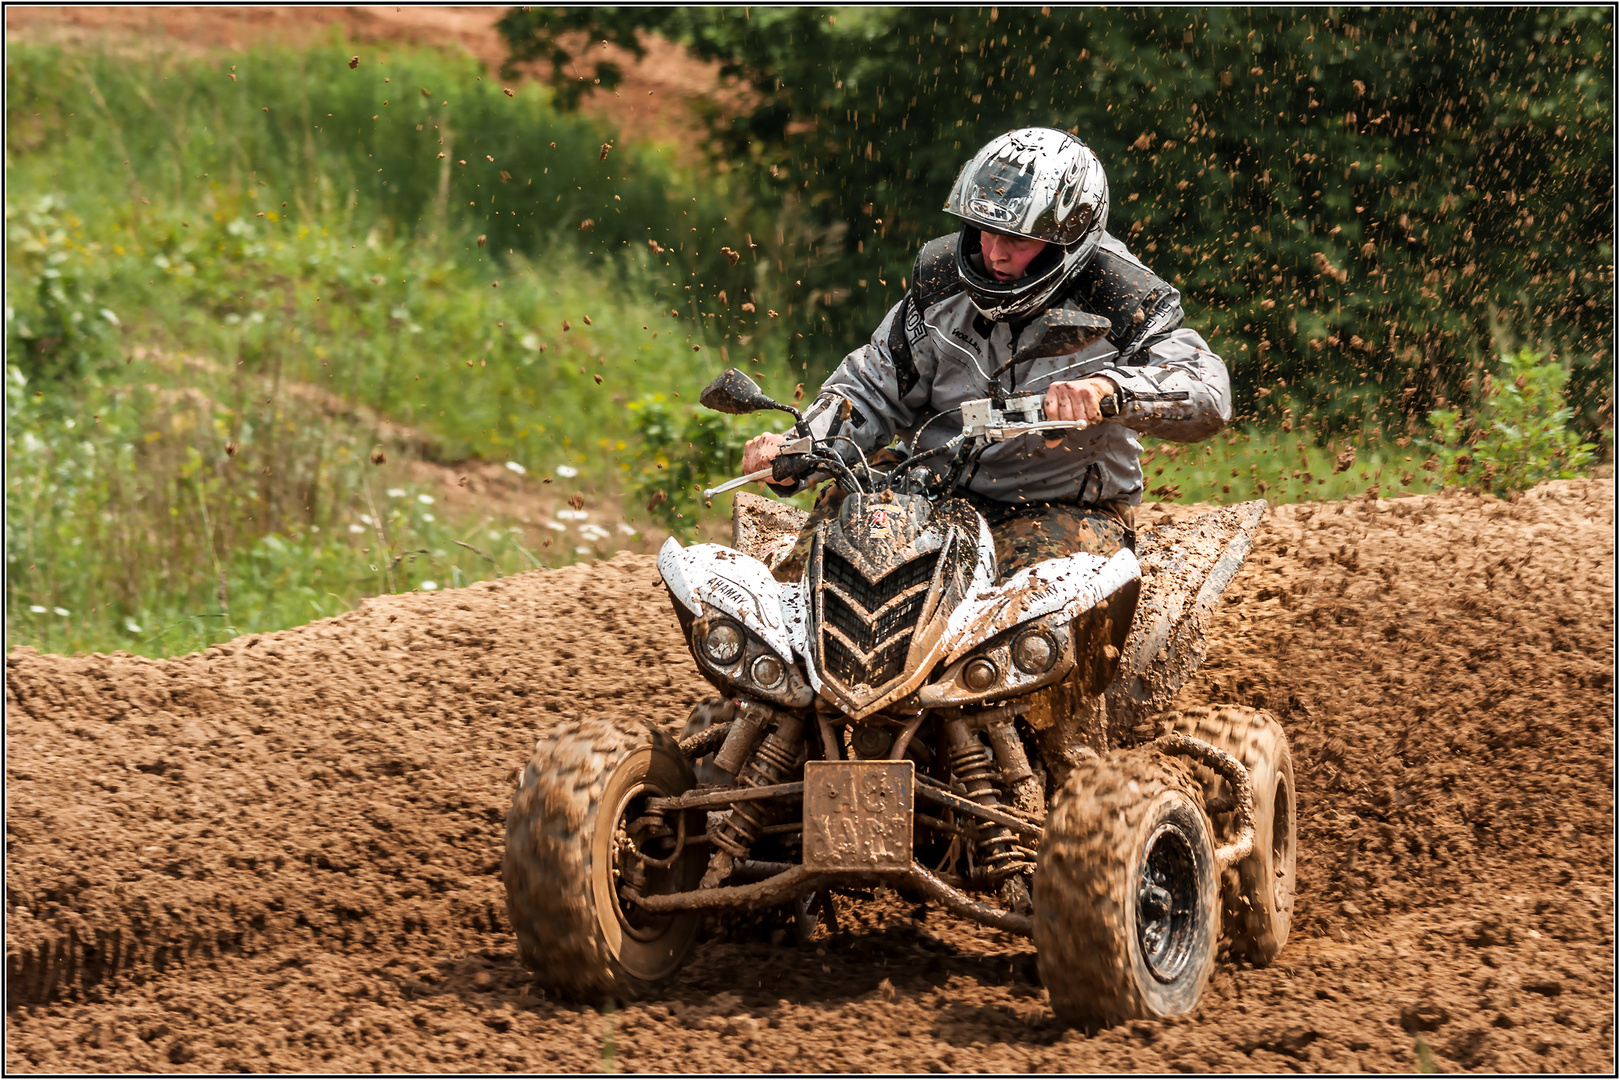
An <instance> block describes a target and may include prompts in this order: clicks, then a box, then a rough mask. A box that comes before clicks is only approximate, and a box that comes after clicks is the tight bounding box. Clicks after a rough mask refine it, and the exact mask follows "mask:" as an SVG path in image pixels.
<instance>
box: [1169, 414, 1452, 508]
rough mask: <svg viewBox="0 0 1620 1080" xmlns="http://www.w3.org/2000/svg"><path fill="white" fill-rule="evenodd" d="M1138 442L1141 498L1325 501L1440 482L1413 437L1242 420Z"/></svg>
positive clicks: (1407, 491)
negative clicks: (1197, 435) (1303, 429)
mask: <svg viewBox="0 0 1620 1080" xmlns="http://www.w3.org/2000/svg"><path fill="white" fill-rule="evenodd" d="M1403 438H1404V437H1403ZM1143 447H1144V449H1143V454H1142V473H1143V478H1144V479H1145V480H1146V482H1147V495H1146V498H1147V500H1148V501H1155V502H1157V501H1163V502H1187V503H1199V502H1210V503H1231V502H1243V501H1245V500H1248V499H1266V500H1267V501H1269V502H1272V503H1292V502H1326V501H1332V500H1337V499H1349V498H1354V497H1356V496H1358V495H1364V494H1366V493H1367V492H1368V491H1369V490H1371V491H1373V492H1375V493H1376V494H1378V495H1381V496H1382V497H1384V498H1386V499H1389V498H1395V497H1397V496H1400V495H1416V494H1420V493H1422V492H1427V491H1435V490H1438V489H1439V487H1440V478H1439V475H1438V473H1437V472H1436V470H1435V464H1434V462H1432V461H1431V460H1430V459H1429V458H1428V457H1427V455H1426V454H1425V452H1424V451H1423V450H1422V449H1421V448H1419V447H1418V446H1417V445H1416V444H1415V443H1414V442H1413V441H1412V440H1410V439H1405V445H1402V440H1395V441H1386V442H1378V441H1372V440H1369V439H1367V438H1365V437H1360V438H1345V439H1342V440H1340V441H1337V442H1329V443H1328V444H1327V445H1323V444H1321V443H1319V442H1317V441H1316V440H1315V439H1314V438H1308V437H1306V436H1304V435H1294V434H1285V433H1283V432H1279V431H1266V430H1264V429H1262V428H1258V427H1256V426H1254V425H1247V426H1243V427H1239V428H1235V429H1228V430H1227V431H1225V432H1223V433H1221V434H1219V435H1217V436H1215V438H1213V439H1210V440H1208V441H1206V442H1202V443H1194V444H1189V445H1182V444H1177V443H1168V442H1163V441H1161V440H1158V439H1144V440H1143ZM1346 454H1348V455H1349V457H1348V459H1347V460H1344V462H1343V464H1342V465H1341V464H1340V462H1341V458H1343V456H1344V455H1346Z"/></svg>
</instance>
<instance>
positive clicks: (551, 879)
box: [501, 720, 705, 1003]
mask: <svg viewBox="0 0 1620 1080" xmlns="http://www.w3.org/2000/svg"><path fill="white" fill-rule="evenodd" d="M694 785H695V781H694V779H693V776H692V766H691V764H690V763H689V762H688V761H687V760H686V757H685V756H684V755H683V754H682V753H681V751H680V748H679V747H678V746H677V745H676V744H675V741H674V740H673V739H671V738H670V737H669V736H668V735H666V734H664V733H663V732H662V731H659V730H657V729H656V728H653V727H652V726H650V725H640V724H630V723H622V722H620V723H615V722H610V721H604V720H587V721H581V722H577V723H571V724H567V725H565V726H563V727H562V728H560V729H558V730H557V731H556V732H555V733H553V734H551V735H548V736H546V737H545V738H542V739H541V740H540V741H539V743H538V744H537V745H536V746H535V750H534V756H533V757H532V758H531V759H530V761H529V764H528V767H527V768H525V769H524V770H523V776H522V779H521V780H520V782H519V784H518V789H517V793H516V794H515V795H514V796H513V798H512V808H511V810H510V811H508V812H507V815H506V857H505V860H504V862H503V864H502V873H501V876H502V878H503V879H504V880H505V883H506V910H507V914H508V916H509V917H510V919H511V921H512V927H513V929H514V930H516V932H517V941H518V955H519V956H520V957H521V959H522V960H523V963H524V964H526V965H527V966H528V967H530V968H531V969H533V971H534V972H535V975H536V977H537V980H538V981H539V982H540V983H541V984H542V985H543V986H545V987H546V988H547V989H550V990H553V991H556V992H558V993H560V994H563V995H565V996H568V997H573V998H577V999H580V1000H584V1001H589V1002H592V1003H595V1002H599V1001H600V1000H601V999H602V998H603V997H604V996H606V997H615V998H620V999H629V998H634V997H637V996H640V995H642V994H645V993H647V992H648V991H650V990H652V989H654V988H655V987H657V986H659V985H660V984H662V983H663V982H666V981H667V980H668V979H670V978H671V977H673V976H674V974H675V972H676V971H677V970H679V968H680V966H681V965H682V963H684V962H685V960H686V957H687V955H688V954H689V953H690V952H691V949H692V944H693V942H694V940H695V939H696V936H697V932H698V926H699V923H700V919H701V916H700V914H699V913H698V912H695V911H689V912H681V913H679V914H675V915H665V916H648V915H646V914H645V913H643V912H642V911H641V909H640V908H638V907H636V906H635V905H634V904H633V903H630V902H629V901H628V900H626V899H625V898H624V896H623V894H622V889H623V887H624V884H625V882H624V876H625V874H626V872H627V871H628V870H630V869H631V866H632V863H635V862H637V860H636V857H635V856H634V855H633V854H631V853H630V849H632V848H633V849H634V850H636V851H640V852H643V853H644V854H646V855H648V856H650V857H652V858H660V859H661V858H667V857H668V856H669V855H670V854H671V853H672V852H673V850H674V847H675V838H674V837H673V836H672V835H669V834H668V831H667V830H663V829H660V828H658V827H656V826H654V825H651V824H648V823H647V822H646V821H644V820H642V821H641V824H639V825H638V824H637V822H638V820H641V819H645V818H648V817H650V815H646V814H645V813H644V812H643V811H644V806H645V802H646V800H647V799H649V798H653V797H660V796H662V797H667V796H672V795H679V794H682V793H683V792H686V791H689V790H691V788H692V787H693V786H694ZM686 813H687V820H686V830H687V836H688V837H699V836H701V835H702V834H703V828H704V821H703V815H702V812H701V811H695V810H692V811H687V812H686ZM703 852H704V848H703V847H702V845H694V844H689V845H688V846H687V847H686V848H685V849H684V851H683V853H682V855H681V857H680V858H678V859H676V860H675V862H674V864H673V865H672V866H670V867H669V868H667V869H659V868H654V867H647V868H645V874H646V888H645V889H644V890H643V891H644V893H645V894H647V895H652V894H655V893H669V892H684V891H688V890H690V889H695V888H696V887H697V884H698V880H699V879H700V878H701V877H702V876H703V867H704V863H705V859H704V855H703Z"/></svg>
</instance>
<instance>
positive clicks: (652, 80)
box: [6, 4, 745, 150]
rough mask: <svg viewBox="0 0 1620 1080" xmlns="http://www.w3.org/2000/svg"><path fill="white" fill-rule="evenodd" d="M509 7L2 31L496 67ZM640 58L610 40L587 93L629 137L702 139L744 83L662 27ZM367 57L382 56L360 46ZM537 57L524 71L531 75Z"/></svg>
mask: <svg viewBox="0 0 1620 1080" xmlns="http://www.w3.org/2000/svg"><path fill="white" fill-rule="evenodd" d="M506 10H507V9H506V7H504V6H496V7H470V6H459V7H458V6H443V5H432V4H402V5H394V4H383V5H350V6H346V7H292V6H286V5H275V4H262V5H251V6H236V5H224V4H222V5H218V6H212V5H202V4H199V5H190V6H152V7H138V6H90V7H65V6H39V7H31V6H23V5H10V6H8V7H7V8H6V41H7V42H8V43H11V42H28V43H42V44H43V43H51V44H58V45H62V46H64V47H66V48H82V47H96V48H108V49H112V50H120V51H126V52H133V53H136V54H138V55H142V56H146V55H151V54H152V53H154V52H172V53H177V54H180V55H186V56H206V55H212V54H217V53H224V52H242V51H245V50H248V49H251V48H255V47H258V46H261V45H267V44H276V45H286V46H291V47H294V48H307V47H311V46H315V45H320V44H324V43H326V42H328V41H330V40H332V39H333V37H334V35H337V39H338V40H342V41H347V42H352V43H353V44H355V45H356V46H360V45H369V46H373V47H379V48H382V49H387V48H388V47H391V46H396V45H402V46H411V47H419V48H420V47H428V48H438V49H446V50H452V51H460V52H465V53H468V54H470V55H471V56H473V57H475V58H477V59H478V60H479V61H481V62H482V63H483V65H484V66H485V68H486V69H487V70H490V71H497V70H499V69H500V66H501V63H502V62H503V61H504V60H505V59H506V42H505V40H504V39H503V38H502V37H501V36H500V34H499V33H498V32H497V31H496V29H495V23H496V22H497V21H499V19H500V18H501V16H502V15H504V14H506ZM642 47H643V48H644V49H645V50H646V52H645V55H644V56H642V57H641V58H640V59H639V60H638V59H637V58H636V57H634V56H633V55H631V54H630V53H629V52H627V51H625V50H622V49H620V48H618V47H617V46H611V47H609V48H607V49H605V50H598V51H599V52H600V54H601V55H600V57H598V56H597V54H596V53H595V52H593V53H592V60H593V61H594V60H596V59H607V60H611V61H613V62H614V63H616V64H618V65H619V68H620V70H621V71H623V72H624V79H623V81H622V82H621V83H620V84H619V87H618V89H617V90H616V91H612V92H609V93H596V94H590V95H587V96H586V97H585V98H584V100H583V102H582V104H581V110H582V111H583V112H585V113H586V114H588V115H591V116H595V117H598V118H600V119H603V120H605V121H607V122H609V123H612V124H614V125H615V126H617V127H618V128H619V131H620V135H621V137H623V138H626V139H632V140H636V139H652V140H656V141H660V142H668V143H672V144H674V145H675V146H676V147H677V149H681V148H686V149H688V150H689V149H691V148H693V147H694V146H695V145H698V144H697V143H695V142H694V140H698V139H699V138H700V137H701V135H702V125H701V124H700V123H699V122H698V120H697V119H696V118H695V116H694V115H693V113H692V112H691V109H690V106H691V104H692V103H693V102H694V101H696V100H697V99H700V98H702V99H706V100H708V101H710V102H713V103H715V104H717V105H719V106H720V107H721V108H722V109H726V110H729V109H732V108H735V107H738V106H739V104H740V103H741V101H742V100H743V97H744V96H745V95H744V92H743V91H741V90H739V89H737V88H735V87H729V86H721V85H720V81H719V71H720V65H719V64H718V63H705V62H703V61H700V60H697V59H695V58H693V57H692V56H690V55H688V53H687V52H686V50H685V49H684V48H683V47H681V46H679V45H675V44H672V43H670V42H668V41H665V40H664V39H663V38H659V37H648V38H647V39H645V40H644V41H643V42H642ZM362 59H363V60H364V61H366V62H371V61H374V60H376V59H377V57H376V56H372V55H364V54H363V55H362ZM535 70H536V69H534V67H533V65H530V66H529V68H527V69H524V70H523V71H521V72H520V74H528V75H533V74H534V71H535Z"/></svg>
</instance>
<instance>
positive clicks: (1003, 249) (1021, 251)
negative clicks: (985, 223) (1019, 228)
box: [979, 229, 1046, 281]
mask: <svg viewBox="0 0 1620 1080" xmlns="http://www.w3.org/2000/svg"><path fill="white" fill-rule="evenodd" d="M1045 247H1046V244H1045V243H1044V242H1043V241H1040V240H1031V239H1029V238H1028V237H1026V236H1006V235H1004V234H1002V233H993V232H991V231H990V230H988V229H981V230H980V231H979V250H980V251H981V252H983V254H984V268H985V269H986V270H988V271H989V272H990V275H991V276H992V277H994V278H995V279H996V280H997V281H1017V280H1018V279H1019V278H1021V277H1023V276H1024V271H1025V270H1027V269H1029V264H1030V263H1032V262H1034V261H1035V256H1037V255H1039V254H1040V253H1041V251H1042V250H1044V249H1045Z"/></svg>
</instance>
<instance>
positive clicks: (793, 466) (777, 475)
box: [771, 454, 816, 484]
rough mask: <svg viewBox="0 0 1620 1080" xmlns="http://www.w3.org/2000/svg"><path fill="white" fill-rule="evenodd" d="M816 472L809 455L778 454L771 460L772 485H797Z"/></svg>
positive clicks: (814, 464)
mask: <svg viewBox="0 0 1620 1080" xmlns="http://www.w3.org/2000/svg"><path fill="white" fill-rule="evenodd" d="M815 471H816V463H815V462H814V461H812V460H810V455H809V454H778V455H777V456H776V457H774V458H772V459H771V483H773V484H796V483H798V482H799V481H800V480H803V479H804V478H805V477H806V476H809V475H810V474H811V473H813V472H815Z"/></svg>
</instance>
